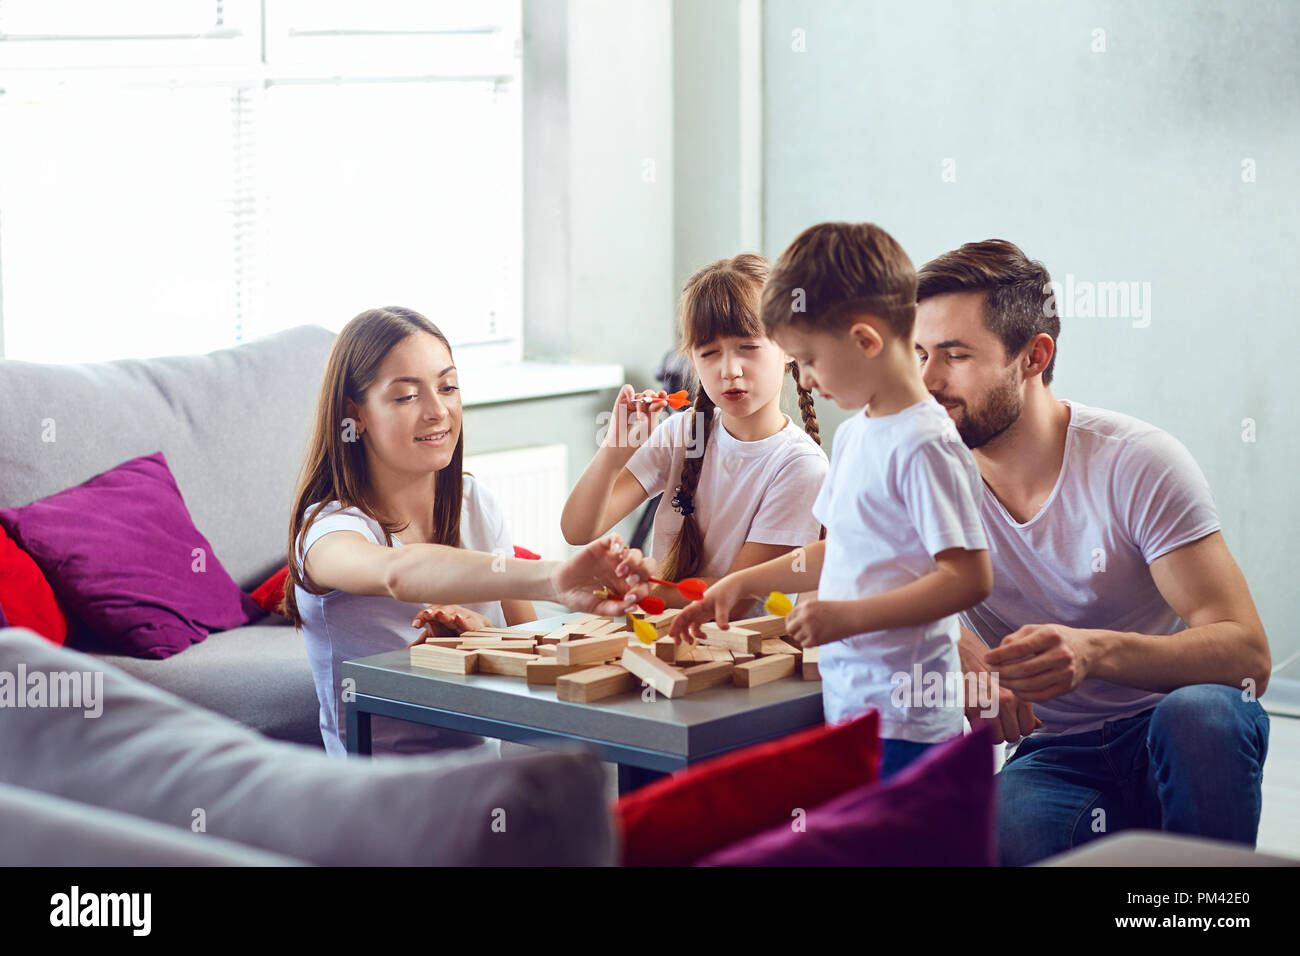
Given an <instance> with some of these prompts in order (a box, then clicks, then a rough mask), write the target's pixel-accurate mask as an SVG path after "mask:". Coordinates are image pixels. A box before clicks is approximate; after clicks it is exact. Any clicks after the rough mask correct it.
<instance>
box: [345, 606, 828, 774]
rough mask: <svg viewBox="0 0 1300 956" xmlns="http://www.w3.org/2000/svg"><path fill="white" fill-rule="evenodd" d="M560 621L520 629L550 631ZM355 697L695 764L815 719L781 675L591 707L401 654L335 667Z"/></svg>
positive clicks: (546, 689) (796, 685) (804, 688)
mask: <svg viewBox="0 0 1300 956" xmlns="http://www.w3.org/2000/svg"><path fill="white" fill-rule="evenodd" d="M568 616H569V615H565V616H563V617H559V618H554V619H548V620H546V621H541V622H534V623H532V624H528V625H524V626H525V627H535V628H540V627H543V626H547V625H548V624H549V625H551V626H558V625H559V623H561V622H562V621H563V620H565V619H566V618H567V617H568ZM343 677H345V678H348V677H350V678H352V679H353V680H354V681H355V682H356V684H355V690H356V692H357V693H358V694H364V695H367V696H371V697H381V698H385V699H387V700H394V701H401V702H405V703H410V704H418V705H422V706H425V707H435V708H438V709H440V710H447V711H452V712H455V713H458V714H468V715H471V716H475V717H482V718H485V719H489V720H499V721H505V722H508V723H512V724H518V725H522V726H526V727H533V728H538V729H542V730H547V731H552V732H555V733H562V734H570V735H575V736H579V737H586V738H590V739H593V740H601V741H606V742H609V743H613V744H619V745H622V746H626V747H639V748H643V749H647V750H654V751H658V752H660V753H666V754H673V755H679V756H682V757H685V758H687V759H689V760H695V759H698V758H700V757H702V756H706V755H709V754H713V753H718V752H722V751H726V750H731V749H734V748H736V747H742V746H745V745H747V744H750V743H756V742H758V741H761V740H768V739H771V738H773V737H776V736H780V735H782V734H786V733H791V732H793V731H795V730H799V729H802V728H804V727H810V726H813V725H815V724H818V723H820V722H821V721H822V719H823V716H822V684H821V681H805V680H800V679H799V678H798V677H792V678H784V679H782V680H777V681H773V682H771V683H769V684H763V685H761V686H759V687H749V688H746V687H735V686H733V685H731V684H723V685H720V686H718V687H712V688H710V689H708V690H705V691H700V692H699V693H696V694H691V695H690V696H689V697H683V698H678V699H676V700H670V699H669V698H667V697H664V696H663V695H661V694H656V695H654V700H646V699H644V698H643V697H642V695H641V694H640V693H627V694H619V695H617V696H614V697H609V698H606V699H605V700H602V701H597V702H595V703H592V704H575V703H569V702H568V701H562V700H559V699H557V698H556V696H555V687H554V686H549V685H545V684H528V683H526V682H525V681H524V680H523V679H522V678H519V677H505V676H501V675H497V674H463V675H462V674H449V673H443V672H441V671H435V670H430V669H429V668H425V667H417V666H414V665H412V664H411V660H410V653H409V652H408V651H405V650H399V651H387V652H385V653H383V654H375V655H372V656H370V657H363V658H359V659H357V660H353V661H346V662H344V664H343Z"/></svg>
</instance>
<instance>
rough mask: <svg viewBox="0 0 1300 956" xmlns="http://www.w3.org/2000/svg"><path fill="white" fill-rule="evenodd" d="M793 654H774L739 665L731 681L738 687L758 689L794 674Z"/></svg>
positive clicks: (732, 673) (733, 672) (732, 674)
mask: <svg viewBox="0 0 1300 956" xmlns="http://www.w3.org/2000/svg"><path fill="white" fill-rule="evenodd" d="M794 665H795V659H794V655H793V654H773V655H772V656H771V657H760V658H758V659H757V660H753V661H750V662H749V663H748V664H737V665H736V669H735V670H734V671H732V672H731V680H732V683H734V684H735V685H736V686H737V687H758V686H759V685H760V684H767V683H770V682H771V681H774V680H780V679H781V678H782V677H789V676H790V675H791V674H793V673H794Z"/></svg>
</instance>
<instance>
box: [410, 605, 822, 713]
mask: <svg viewBox="0 0 1300 956" xmlns="http://www.w3.org/2000/svg"><path fill="white" fill-rule="evenodd" d="M680 613H681V612H680V611H678V610H668V611H664V612H663V613H662V614H641V613H636V614H635V615H634V616H636V617H639V618H641V619H642V620H644V621H646V622H648V623H649V624H650V625H651V626H653V627H654V629H655V633H656V634H658V635H659V639H658V640H657V641H655V642H654V643H653V644H645V643H643V642H642V641H641V639H640V638H639V637H637V636H636V635H635V634H633V633H632V629H631V627H630V626H629V625H628V622H627V621H626V620H619V619H613V618H608V617H599V616H597V615H595V614H588V615H585V616H583V617H579V618H575V619H574V620H572V621H569V622H567V623H566V624H564V625H563V626H562V627H559V628H557V629H556V630H554V631H528V630H521V629H517V628H488V629H486V630H481V631H466V632H465V633H464V634H460V635H458V636H455V637H431V638H426V639H425V640H424V641H423V642H422V643H420V644H415V645H412V647H411V663H412V664H413V665H415V666H418V667H427V668H431V669H432V670H437V671H445V672H448V673H452V674H473V673H476V672H477V673H480V674H504V675H507V676H510V677H522V678H524V680H526V681H527V682H528V683H530V684H554V685H555V695H556V697H558V698H559V699H560V700H567V701H572V702H574V703H582V704H589V703H591V702H592V701H596V700H601V699H603V698H606V697H613V696H615V695H616V694H625V693H631V692H633V691H636V690H639V689H640V688H641V687H642V686H646V685H648V686H650V687H653V688H654V689H655V690H656V691H657V692H658V693H660V694H663V695H664V696H665V697H682V696H684V695H686V694H693V693H695V692H696V691H701V690H705V689H707V688H709V687H716V686H717V685H719V684H726V683H731V684H734V685H735V686H737V687H758V686H759V685H761V684H766V683H769V682H770V681H774V680H781V679H782V678H785V677H792V676H795V675H798V676H799V677H801V678H803V679H804V680H818V679H819V675H818V673H817V648H815V647H814V648H810V649H807V650H805V649H803V648H800V647H798V646H796V645H794V644H790V643H788V642H786V641H784V640H782V638H784V637H785V618H783V617H777V616H775V615H768V616H766V617H755V618H749V619H748V620H744V621H736V622H734V623H733V624H732V625H731V626H730V627H729V628H728V629H727V630H725V631H724V630H722V628H720V627H718V626H717V625H716V624H705V625H704V626H703V627H702V628H701V629H702V630H703V632H704V635H705V637H704V640H703V641H700V642H698V643H695V644H685V643H682V644H678V643H676V642H675V641H674V640H673V639H672V638H671V637H668V636H667V634H668V628H669V625H671V624H672V621H673V618H675V617H676V616H677V615H678V614H680Z"/></svg>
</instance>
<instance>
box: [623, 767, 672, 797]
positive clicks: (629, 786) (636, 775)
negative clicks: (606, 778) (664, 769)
mask: <svg viewBox="0 0 1300 956" xmlns="http://www.w3.org/2000/svg"><path fill="white" fill-rule="evenodd" d="M666 776H668V774H666V773H660V772H659V771H658V770H646V769H645V768H644V767H633V766H632V765H631V764H626V763H621V764H619V765H618V793H619V796H622V795H623V794H625V793H630V792H631V791H633V790H636V789H637V788H638V787H644V786H645V785H646V784H647V783H654V782H655V781H656V780H658V779H660V778H661V777H666Z"/></svg>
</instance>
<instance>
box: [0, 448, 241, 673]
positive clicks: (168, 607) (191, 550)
mask: <svg viewBox="0 0 1300 956" xmlns="http://www.w3.org/2000/svg"><path fill="white" fill-rule="evenodd" d="M0 524H3V525H4V527H5V530H7V531H8V532H9V535H10V536H11V537H12V538H13V539H14V540H15V541H16V542H17V543H18V545H19V546H20V547H21V548H22V549H23V550H24V551H26V552H27V553H28V554H30V555H31V556H32V559H33V560H34V561H35V562H36V564H37V565H38V566H39V567H40V569H41V572H42V573H43V574H44V575H45V578H46V580H47V581H49V582H50V586H51V587H52V588H53V590H54V593H55V595H56V596H57V598H58V600H59V603H60V604H61V605H62V606H63V607H65V608H67V609H68V610H69V611H72V612H75V614H76V615H77V616H78V617H79V618H80V619H81V621H82V622H83V623H84V624H85V626H86V627H87V628H88V629H89V630H90V631H91V632H92V633H93V635H94V637H95V639H96V641H97V643H98V644H100V645H102V647H101V648H97V649H105V650H109V651H111V652H113V653H118V654H129V655H132V656H135V657H170V656H171V655H172V654H175V653H177V652H178V651H183V650H185V648H187V647H189V646H190V645H191V644H193V643H197V642H198V641H201V640H203V639H204V638H205V637H207V636H208V633H209V632H210V631H220V630H225V629H227V628H232V627H239V626H240V625H242V624H246V623H248V621H249V614H248V609H249V608H250V607H251V602H250V601H249V599H248V598H247V597H246V596H245V595H244V594H243V592H241V591H240V589H239V585H238V584H236V583H235V582H234V580H233V579H231V577H230V575H229V574H227V573H226V569H225V568H224V567H222V566H221V562H220V561H218V560H217V556H216V555H215V554H213V553H212V546H211V545H210V544H209V543H208V540H207V538H205V537H203V535H202V534H200V533H199V531H198V529H197V528H195V527H194V522H193V521H192V520H190V514H189V511H188V509H186V507H185V501H184V499H183V498H182V497H181V492H180V488H178V487H177V485H176V479H175V478H173V477H172V473H171V471H170V470H169V469H168V467H167V460H166V459H165V458H164V457H163V454H162V452H160V451H159V452H155V453H154V454H152V455H145V456H143V457H141V458H133V459H131V460H130V461H127V462H123V463H122V464H120V465H118V466H117V467H116V468H113V469H110V470H109V471H106V472H104V473H103V474H101V475H96V476H95V477H94V478H91V479H90V480H89V481H86V482H85V483H84V484H80V485H77V486H76V487H74V488H68V489H66V490H64V491H60V492H59V493H57V494H54V495H50V497H48V498H42V499H41V500H40V501H35V502H33V503H32V504H30V505H26V506H25V507H22V508H6V509H3V510H0Z"/></svg>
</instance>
